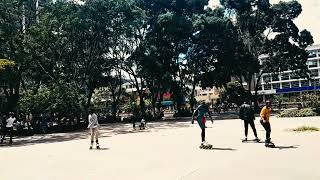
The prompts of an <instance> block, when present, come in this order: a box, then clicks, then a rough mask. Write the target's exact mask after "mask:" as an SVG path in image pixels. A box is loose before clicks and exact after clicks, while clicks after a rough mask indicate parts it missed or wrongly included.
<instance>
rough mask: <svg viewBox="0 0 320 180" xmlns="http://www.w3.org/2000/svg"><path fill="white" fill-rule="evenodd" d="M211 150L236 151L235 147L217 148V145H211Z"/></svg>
mask: <svg viewBox="0 0 320 180" xmlns="http://www.w3.org/2000/svg"><path fill="white" fill-rule="evenodd" d="M211 150H219V151H236V149H233V148H217V147H213V148H211Z"/></svg>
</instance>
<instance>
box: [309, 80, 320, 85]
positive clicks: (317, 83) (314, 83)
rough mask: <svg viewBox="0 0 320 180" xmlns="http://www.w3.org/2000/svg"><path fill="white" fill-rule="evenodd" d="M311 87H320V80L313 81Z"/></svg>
mask: <svg viewBox="0 0 320 180" xmlns="http://www.w3.org/2000/svg"><path fill="white" fill-rule="evenodd" d="M311 86H320V82H319V79H317V80H312V81H311Z"/></svg>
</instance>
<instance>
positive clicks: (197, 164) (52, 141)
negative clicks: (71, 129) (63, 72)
mask: <svg viewBox="0 0 320 180" xmlns="http://www.w3.org/2000/svg"><path fill="white" fill-rule="evenodd" d="M300 125H311V126H316V127H320V117H313V118H294V119H275V118H273V119H272V130H273V131H272V137H273V140H274V142H275V144H276V145H278V148H275V149H268V148H265V147H264V145H263V144H257V143H245V144H244V143H241V141H240V139H241V138H242V137H243V132H242V129H243V128H242V127H243V125H242V122H241V121H240V120H223V121H216V122H215V124H214V125H211V124H210V123H208V126H209V128H208V129H207V140H208V141H209V142H210V143H211V144H213V145H214V147H215V149H213V150H200V149H199V148H198V146H199V141H200V130H199V128H198V126H197V125H196V124H195V125H191V124H190V123H189V122H172V123H170V122H161V123H160V122H158V123H152V124H149V128H148V129H147V130H146V131H136V132H132V131H131V127H130V126H129V125H120V124H114V125H107V126H104V127H102V132H103V133H102V138H101V144H102V150H99V151H98V150H92V151H90V150H88V145H89V141H88V139H86V138H87V133H86V132H77V133H71V134H53V135H46V136H34V137H28V138H20V139H17V140H16V141H18V142H17V144H16V145H15V146H12V147H0V161H1V163H0V170H1V180H20V179H26V180H29V179H30V180H98V179H99V180H100V179H108V180H198V179H207V180H209V179H220V180H222V179H227V180H228V179H232V180H234V179H237V180H240V179H245V180H257V179H259V180H270V179H272V180H301V179H306V180H319V179H320V171H319V170H320V168H319V162H320V155H319V152H320V151H319V150H320V143H319V142H320V141H319V140H320V132H312V133H308V132H307V133H294V132H290V131H288V129H290V128H295V127H298V126H300ZM257 127H258V133H259V134H260V137H264V132H263V131H262V128H261V126H260V124H257ZM249 133H250V135H252V133H251V131H250V132H249Z"/></svg>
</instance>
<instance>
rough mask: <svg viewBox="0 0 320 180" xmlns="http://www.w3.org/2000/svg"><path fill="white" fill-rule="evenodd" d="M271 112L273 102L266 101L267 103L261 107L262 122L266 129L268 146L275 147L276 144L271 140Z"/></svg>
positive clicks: (266, 144)
mask: <svg viewBox="0 0 320 180" xmlns="http://www.w3.org/2000/svg"><path fill="white" fill-rule="evenodd" d="M270 114H271V102H270V101H266V105H265V106H264V107H263V108H262V109H261V112H260V117H261V120H260V123H261V125H262V126H263V128H264V129H265V131H266V141H265V146H266V147H274V144H273V143H272V142H271V138H270V135H271V125H270Z"/></svg>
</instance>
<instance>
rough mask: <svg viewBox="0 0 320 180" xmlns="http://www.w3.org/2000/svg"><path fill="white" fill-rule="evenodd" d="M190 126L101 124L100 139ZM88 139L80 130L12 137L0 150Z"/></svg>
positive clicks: (86, 134)
mask: <svg viewBox="0 0 320 180" xmlns="http://www.w3.org/2000/svg"><path fill="white" fill-rule="evenodd" d="M189 126H191V123H190V124H189V123H183V122H178V121H170V122H169V121H163V122H152V123H148V124H147V128H146V129H145V130H139V127H138V123H137V124H136V130H134V129H133V127H132V124H122V123H115V124H102V125H101V127H100V130H99V131H100V137H101V138H105V137H111V136H114V135H121V134H134V133H148V132H157V131H158V130H163V129H175V128H186V127H189ZM81 139H89V131H88V130H81V131H77V132H68V133H53V134H41V135H40V134H37V135H34V136H27V137H14V139H13V145H9V144H8V142H6V141H5V142H4V143H3V144H0V148H5V147H8V148H10V147H17V146H29V145H35V144H43V143H46V144H48V143H56V142H65V141H73V140H81Z"/></svg>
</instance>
